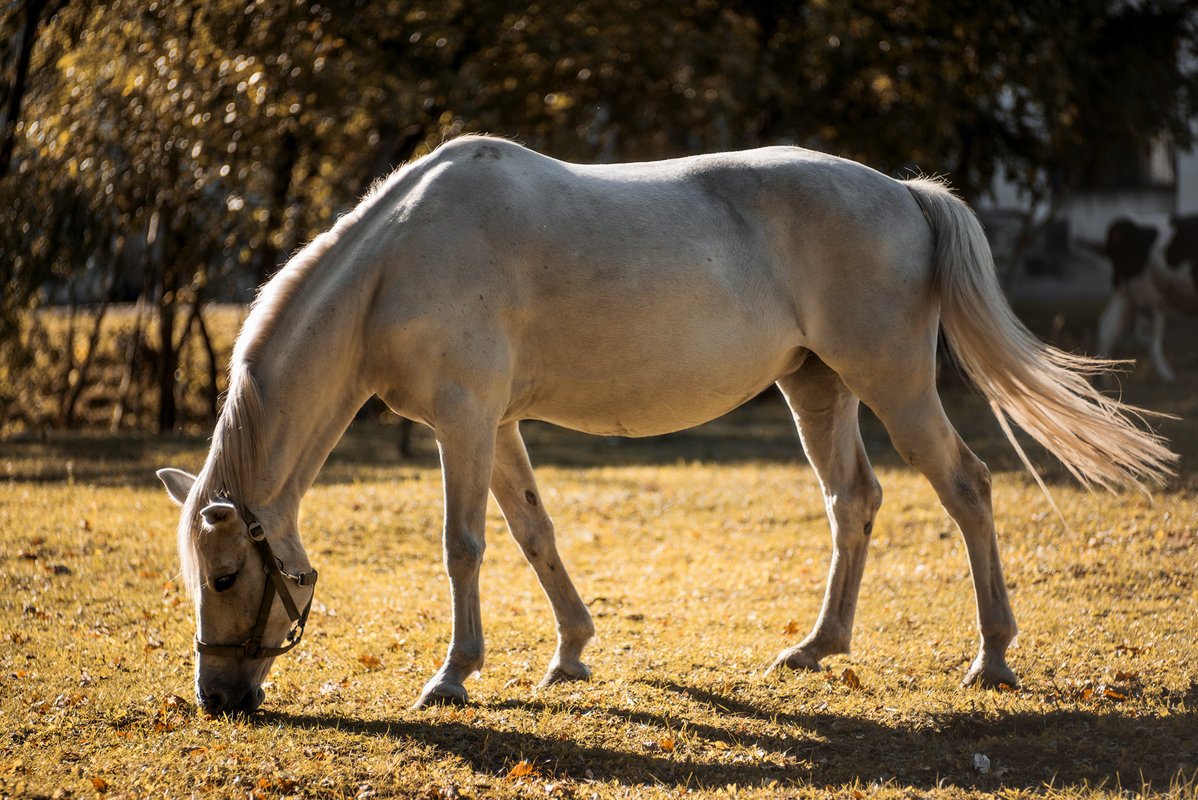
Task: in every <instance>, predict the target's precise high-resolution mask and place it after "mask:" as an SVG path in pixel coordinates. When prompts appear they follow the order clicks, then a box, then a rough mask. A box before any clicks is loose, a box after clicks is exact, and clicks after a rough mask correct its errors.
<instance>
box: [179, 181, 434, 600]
mask: <svg viewBox="0 0 1198 800" xmlns="http://www.w3.org/2000/svg"><path fill="white" fill-rule="evenodd" d="M414 163H416V162H413V163H412V164H407V165H404V166H401V167H399V168H398V169H396V170H395V171H394V172H392V173H391V175H390V176H388V177H386V178H381V179H379V180H376V181H375V182H374V183H373V184H372V185H371V187H370V189H369V190H368V191H367V193H366V195H365V196H364V197H363V198H362V201H361V202H360V203H358V205H357V206H356V207H355V208H353V209H352V210H351V211H349V212H347V213H346V214H343V215H342V216H341V217H340V218H339V219H338V220H337V222H336V223H335V224H334V225H333V227H332V228H330V229H329V230H327V231H325V232H324V233H322V234H320V235H319V236H317V237H316V238H315V239H313V240H312V241H311V242H309V243H308V244H307V245H305V246H304V247H303V249H301V250H300V251H299V252H298V253H296V254H295V255H294V256H293V257H292V258H291V259H290V260H289V261H288V262H287V263H286V264H285V265H284V266H283V267H282V268H281V269H280V270H279V271H278V272H276V273H275V275H274V276H273V277H272V278H271V279H270V280H269V281H267V282H266V283H265V284H264V285H263V286H262V288H261V289H259V291H258V293H257V295H255V297H254V299H253V301H252V302H251V303H250V310H249V314H248V316H247V317H246V320H245V323H244V324H243V325H242V328H241V332H240V333H239V334H238V336H237V342H236V344H235V345H234V346H233V357H232V359H231V360H230V362H229V390H228V392H227V393H226V395H225V402H224V406H223V407H222V408H221V412H220V416H219V418H218V419H217V422H216V428H215V430H214V431H213V435H212V444H211V445H210V447H209V451H208V458H207V459H206V461H205V463H204V468H203V470H201V472H200V475H199V476H198V477H197V478H196V486H195V487H193V490H192V491H191V492H190V497H189V501H188V502H189V504H190V505H189V507H187V508H186V509H185V510H184V514H183V515H182V519H183V520H184V521H185V522H184V523H183V524H181V525H180V529H179V537H180V542H179V544H180V547H179V552H180V555H181V557H182V568H183V569H182V575H183V581H184V583H185V585H186V587H187V589H188V591H189V592H191V593H192V594H193V595H194V593H195V592H196V591H197V590H198V589H199V569H198V564H197V562H196V554H197V551H196V547H195V541H194V537H195V536H196V533H197V532H198V531H199V530H200V529H201V525H200V512H201V511H202V510H203V508H204V507H205V506H206V505H208V504H209V503H211V502H213V501H214V500H218V499H223V500H227V501H229V502H232V503H234V504H240V503H244V502H245V498H246V497H247V496H248V495H249V492H250V489H251V487H252V481H253V478H254V476H255V475H257V474H259V473H260V472H261V468H262V459H263V452H262V450H263V444H262V437H263V431H262V419H263V400H262V395H261V392H260V391H259V388H258V382H257V381H256V380H255V378H254V366H255V364H257V363H258V362H259V361H260V360H261V359H262V356H263V351H264V349H265V347H266V346H267V344H268V343H269V342H270V341H271V340H272V339H273V338H274V336H275V334H276V332H277V331H278V330H279V329H280V327H281V326H282V324H283V323H282V318H283V315H284V312H285V311H286V310H287V309H288V308H289V307H291V306H293V305H294V303H295V302H296V299H297V297H298V296H299V295H300V293H301V292H302V291H303V289H304V287H305V286H306V285H307V284H308V283H309V282H310V281H311V280H312V277H313V275H314V273H317V272H318V271H319V270H318V267H319V266H320V264H321V263H322V262H324V261H325V259H326V257H327V256H328V254H329V253H330V251H332V250H333V249H334V248H335V247H336V246H337V245H338V244H339V243H341V242H343V241H344V240H345V238H346V236H347V234H348V233H349V232H350V231H351V230H352V229H354V228H355V227H356V226H358V224H359V223H361V222H362V221H363V220H364V219H366V218H368V217H370V216H373V214H372V212H373V211H374V210H376V209H378V208H380V207H382V208H386V207H388V204H387V203H386V202H383V201H384V199H385V198H387V197H390V196H392V195H393V194H394V193H395V192H402V191H404V190H405V188H406V187H407V186H408V185H409V182H408V181H407V180H406V179H407V178H408V177H409V176H411V175H412V174H413V171H412V170H411V167H412V166H413V164H414Z"/></svg>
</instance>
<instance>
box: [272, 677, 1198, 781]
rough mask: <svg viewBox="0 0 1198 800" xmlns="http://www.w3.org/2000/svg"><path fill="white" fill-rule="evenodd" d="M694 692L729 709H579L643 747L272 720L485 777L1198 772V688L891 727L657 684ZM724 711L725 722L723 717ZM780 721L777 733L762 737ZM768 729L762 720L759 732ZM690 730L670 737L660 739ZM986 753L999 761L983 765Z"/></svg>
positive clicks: (387, 724)
mask: <svg viewBox="0 0 1198 800" xmlns="http://www.w3.org/2000/svg"><path fill="white" fill-rule="evenodd" d="M646 683H649V684H650V685H651V686H653V687H655V688H656V689H658V690H661V691H665V692H673V693H678V694H680V695H683V696H685V697H687V698H689V700H691V701H692V702H694V703H696V704H699V705H700V706H707V707H708V709H709V711H715V712H717V715H718V716H715V717H706V719H708V720H709V721H707V722H698V723H697V722H695V721H694V720H691V719H688V718H685V717H684V716H674V715H671V714H668V713H659V712H656V711H653V710H652V709H651V708H641V709H637V710H630V709H627V708H615V707H610V706H602V705H601V706H597V707H588V708H586V709H585V710H580V712H579V713H585V714H595V715H599V717H600V719H602V718H604V717H606V718H610V720H611V721H612V722H613V724H623V725H635V726H640V727H643V728H644V729H645V731H646V733H645V738H646V741H645V742H644V743H643V745H642V746H641V747H640V748H639V749H637V750H629V749H620V748H614V747H606V746H603V745H601V744H589V743H588V744H583V743H581V742H578V741H575V740H574V739H573V738H572V737H570V736H568V735H567V736H562V735H560V734H559V735H548V736H547V735H540V734H535V733H528V732H521V731H513V730H510V729H500V728H497V727H494V726H492V725H489V724H487V723H486V722H485V721H482V720H481V719H479V718H477V717H476V718H474V719H472V720H469V721H462V720H460V719H455V720H453V721H448V722H447V721H441V720H438V721H420V720H412V719H410V718H408V719H395V720H391V721H368V722H367V721H363V722H355V721H353V720H350V719H345V718H343V717H333V716H321V715H308V714H289V713H286V712H278V711H272V712H267V713H266V714H264V715H263V716H262V717H261V718H260V719H261V720H262V722H263V723H264V724H266V725H271V726H284V727H293V728H296V729H302V730H309V731H314V730H322V729H336V730H340V731H348V732H352V733H354V734H356V735H360V736H367V737H387V738H390V739H393V740H397V741H399V740H405V741H410V742H414V743H419V744H422V745H424V746H426V747H430V748H432V749H433V750H434V751H435V752H437V753H439V754H443V755H445V756H456V757H457V758H459V759H461V761H462V762H464V763H465V764H467V765H468V766H469V767H470V768H471V769H472V770H473V772H474V773H475V774H476V775H479V776H483V777H485V778H486V779H487V780H503V779H505V778H506V777H508V776H509V773H510V771H511V769H512V767H513V765H515V764H517V763H519V762H521V761H525V762H528V764H530V765H532V767H533V769H534V770H535V772H534V773H533V774H534V775H536V776H538V777H541V778H544V779H546V780H549V779H552V780H554V781H562V780H570V781H577V782H579V783H586V782H588V781H596V782H607V781H614V782H615V783H617V784H619V785H623V786H627V787H629V788H633V789H635V788H636V787H638V786H658V787H665V788H667V789H671V788H672V789H679V790H681V789H683V788H685V789H687V790H692V791H693V790H704V789H707V790H711V789H720V788H724V787H726V786H729V785H736V786H739V787H742V788H753V787H756V788H775V787H786V786H816V787H821V788H822V787H837V786H840V787H846V786H848V787H852V786H866V785H870V784H881V785H887V784H889V785H895V786H902V787H909V788H913V789H918V790H931V789H936V788H946V787H958V788H972V789H977V790H981V791H987V792H992V791H997V790H1000V789H1004V788H1013V789H1037V788H1043V787H1045V786H1049V785H1051V786H1054V787H1055V788H1057V789H1058V790H1063V789H1067V788H1070V787H1073V788H1085V787H1094V786H1105V787H1107V788H1108V789H1112V788H1114V789H1118V788H1123V789H1128V788H1130V789H1133V790H1141V789H1144V788H1145V787H1147V786H1151V787H1152V788H1153V789H1156V790H1158V791H1159V790H1164V789H1168V788H1169V787H1170V786H1177V785H1183V786H1184V785H1193V783H1194V782H1196V781H1198V776H1196V775H1195V767H1196V764H1198V712H1195V711H1194V709H1195V708H1196V707H1198V685H1196V686H1192V687H1191V688H1190V690H1189V691H1188V692H1187V693H1186V695H1185V698H1184V699H1182V700H1180V702H1179V703H1178V704H1177V707H1176V708H1174V709H1173V711H1172V713H1170V714H1167V715H1159V716H1154V717H1151V718H1144V717H1140V718H1136V717H1133V716H1130V715H1124V714H1120V713H1117V712H1112V710H1111V709H1109V708H1108V709H1102V708H1096V709H1095V710H1094V711H1088V710H1076V709H1075V708H1070V709H1061V710H1047V711H1044V712H1035V713H1033V712H1018V713H1013V714H994V713H993V712H989V713H987V712H980V711H979V712H952V713H945V714H940V715H935V716H934V717H933V718H931V719H930V720H929V719H928V718H927V717H926V716H925V717H923V718H922V719H921V721H920V722H919V723H918V724H915V723H910V722H904V721H902V720H896V721H895V722H893V723H880V722H877V721H874V720H864V719H860V718H854V717H843V716H838V715H835V714H831V713H824V712H812V713H779V712H778V711H776V710H775V709H765V708H759V707H757V706H755V705H753V704H751V703H745V702H743V701H741V700H738V699H737V698H735V697H732V696H728V695H723V694H720V693H714V692H711V691H708V690H705V689H700V688H697V687H693V686H687V685H684V684H679V683H675V682H670V681H667V682H662V681H646ZM503 705H504V706H506V707H509V708H513V709H521V710H527V711H531V712H533V713H535V714H540V713H550V712H556V713H561V712H562V711H563V708H562V707H561V706H560V705H558V704H554V703H553V702H551V701H548V702H547V701H541V700H537V699H532V700H518V701H508V702H507V703H504V704H503ZM711 719H715V720H716V721H715V722H711V721H710V720H711ZM762 723H769V724H768V725H767V726H765V727H766V728H768V730H769V731H770V732H769V733H762V732H760V729H761V727H762ZM755 729H756V730H755ZM668 732H682V733H681V734H680V735H678V742H679V744H678V746H677V747H675V745H674V743H673V740H671V741H670V742H669V746H668V747H663V746H662V742H661V741H652V739H653V738H654V737H655V736H657V737H660V736H662V735H664V734H666V733H668ZM975 754H976V755H977V756H985V759H986V761H984V762H982V765H984V768H982V765H980V764H979V761H981V759H977V758H975Z"/></svg>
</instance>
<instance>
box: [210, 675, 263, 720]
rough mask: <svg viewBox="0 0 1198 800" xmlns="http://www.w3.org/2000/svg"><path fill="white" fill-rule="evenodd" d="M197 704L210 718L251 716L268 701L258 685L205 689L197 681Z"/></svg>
mask: <svg viewBox="0 0 1198 800" xmlns="http://www.w3.org/2000/svg"><path fill="white" fill-rule="evenodd" d="M195 689H196V704H197V705H198V706H199V708H200V711H201V712H202V713H204V714H206V715H208V716H210V717H215V716H218V715H220V714H249V713H251V712H254V711H257V710H258V709H259V707H261V705H262V701H263V700H265V699H266V691H265V690H264V689H263V688H262V687H261V686H258V685H253V686H247V687H244V688H241V689H226V688H221V687H215V686H213V687H210V688H208V689H205V688H204V687H203V686H202V685H201V684H200V681H199V679H198V678H197V679H196V687H195Z"/></svg>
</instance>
